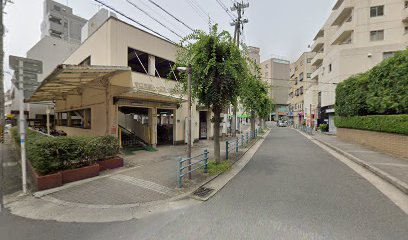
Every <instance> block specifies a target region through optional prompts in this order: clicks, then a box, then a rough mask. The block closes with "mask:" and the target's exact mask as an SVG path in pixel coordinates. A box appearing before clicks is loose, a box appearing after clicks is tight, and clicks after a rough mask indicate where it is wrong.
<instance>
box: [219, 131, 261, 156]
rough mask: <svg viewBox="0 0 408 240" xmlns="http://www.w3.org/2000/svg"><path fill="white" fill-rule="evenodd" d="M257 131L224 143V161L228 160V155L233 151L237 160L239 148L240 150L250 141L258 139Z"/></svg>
mask: <svg viewBox="0 0 408 240" xmlns="http://www.w3.org/2000/svg"><path fill="white" fill-rule="evenodd" d="M258 134H259V129H255V131H251V132H250V133H248V132H247V133H246V134H245V135H241V137H240V138H239V137H237V138H236V139H234V140H230V141H226V142H225V159H226V160H228V159H229V155H230V153H232V151H233V150H235V151H234V152H235V158H236V159H237V158H238V151H239V147H240V146H241V147H242V148H244V147H246V146H247V145H248V144H249V140H250V139H255V138H256V137H258Z"/></svg>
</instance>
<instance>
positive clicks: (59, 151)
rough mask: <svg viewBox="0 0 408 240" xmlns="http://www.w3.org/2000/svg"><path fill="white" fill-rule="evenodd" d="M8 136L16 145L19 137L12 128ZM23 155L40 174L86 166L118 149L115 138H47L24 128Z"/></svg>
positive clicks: (16, 130)
mask: <svg viewBox="0 0 408 240" xmlns="http://www.w3.org/2000/svg"><path fill="white" fill-rule="evenodd" d="M11 135H12V137H13V138H14V140H15V141H16V143H17V144H19V143H20V136H19V133H18V129H17V128H16V127H14V128H12V129H11ZM26 151H27V158H28V159H29V160H30V162H31V164H32V165H33V167H34V168H35V169H36V170H37V171H38V172H39V173H40V174H47V173H52V172H56V171H60V170H64V169H74V168H78V167H82V166H88V165H90V164H92V163H95V162H96V161H97V160H100V159H104V158H106V157H111V156H114V155H116V154H117V153H118V152H119V143H118V140H117V139H116V138H115V137H113V136H102V137H49V136H46V135H43V134H40V133H38V132H35V131H31V130H29V129H27V136H26Z"/></svg>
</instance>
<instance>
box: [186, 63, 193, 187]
mask: <svg viewBox="0 0 408 240" xmlns="http://www.w3.org/2000/svg"><path fill="white" fill-rule="evenodd" d="M187 74H188V77H187V78H188V79H187V81H188V86H187V88H188V150H187V158H188V159H189V160H188V161H187V163H188V178H189V179H191V144H192V129H191V125H192V124H191V105H192V104H191V74H192V69H191V64H189V65H188V67H187Z"/></svg>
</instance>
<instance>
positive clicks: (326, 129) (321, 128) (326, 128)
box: [319, 123, 329, 132]
mask: <svg viewBox="0 0 408 240" xmlns="http://www.w3.org/2000/svg"><path fill="white" fill-rule="evenodd" d="M319 129H320V131H322V132H327V131H329V125H327V124H324V123H323V124H320V125H319Z"/></svg>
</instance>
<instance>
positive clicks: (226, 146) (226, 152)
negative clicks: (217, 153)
mask: <svg viewBox="0 0 408 240" xmlns="http://www.w3.org/2000/svg"><path fill="white" fill-rule="evenodd" d="M228 145H229V142H228V141H226V142H225V159H227V160H228V150H229V149H228V148H229V146H228Z"/></svg>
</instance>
